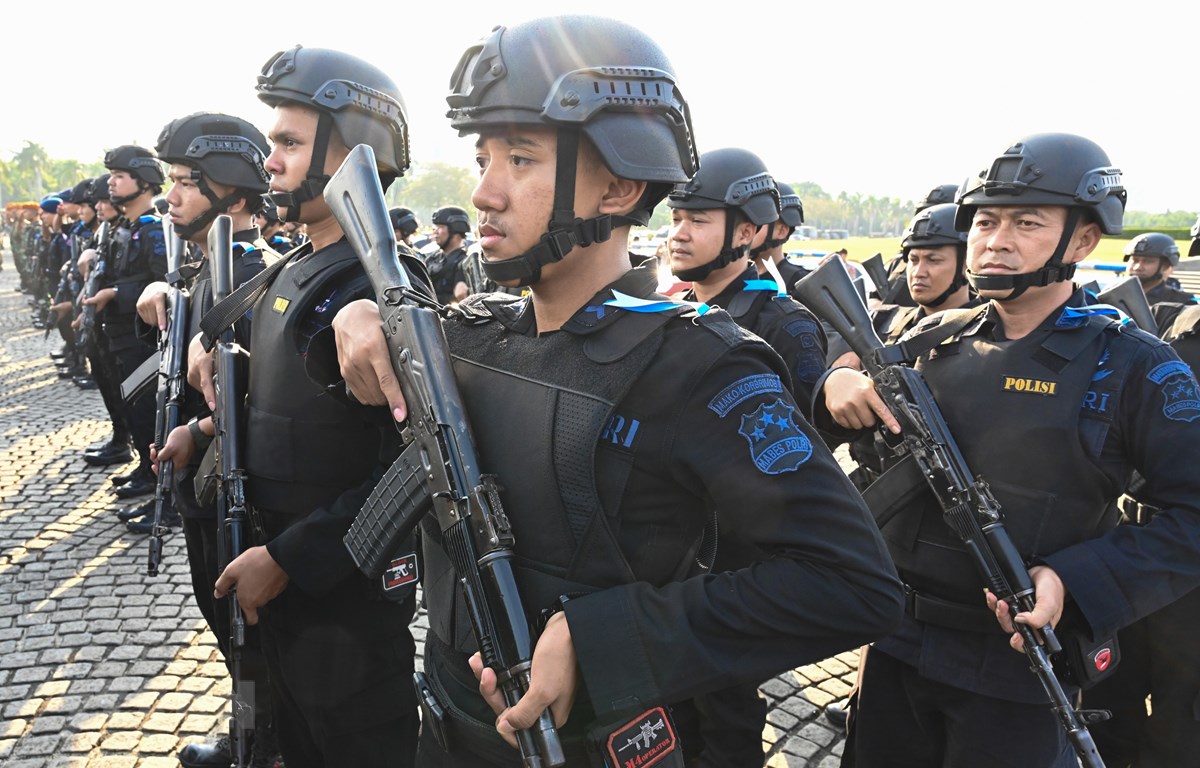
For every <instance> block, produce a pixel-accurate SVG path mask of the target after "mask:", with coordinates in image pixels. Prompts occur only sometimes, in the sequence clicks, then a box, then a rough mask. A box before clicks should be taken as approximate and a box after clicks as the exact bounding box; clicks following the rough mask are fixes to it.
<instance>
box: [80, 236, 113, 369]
mask: <svg viewBox="0 0 1200 768" xmlns="http://www.w3.org/2000/svg"><path fill="white" fill-rule="evenodd" d="M107 240H108V222H107V221H103V222H101V223H100V228H99V229H97V230H96V247H95V254H96V256H95V258H94V259H93V261H92V267H91V269H89V270H88V276H87V280H85V281H84V283H83V296H82V298H84V299H90V298H91V297H93V296H95V295H96V292H97V290H98V289H99V287H100V280H101V278H103V277H104V251H105V247H106V246H107ZM79 316H80V318H81V319H80V321H79V336H78V341H79V345H80V346H82V347H83V348H84V349H86V348H87V344H88V340H89V339H90V338H91V335H92V334H93V333H94V332H95V328H96V305H95V304H84V305H83V308H82V309H81V310H80V315H79Z"/></svg>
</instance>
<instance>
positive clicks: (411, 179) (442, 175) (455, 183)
mask: <svg viewBox="0 0 1200 768" xmlns="http://www.w3.org/2000/svg"><path fill="white" fill-rule="evenodd" d="M102 173H104V164H103V163H102V162H100V161H96V162H93V163H82V162H80V161H78V160H60V159H55V158H51V157H50V156H49V155H48V154H47V152H46V150H45V148H43V147H42V146H41V145H40V144H37V143H35V142H31V141H26V142H25V146H24V147H22V148H21V150H20V151H18V152H16V153H14V154H13V156H12V157H11V158H10V159H8V160H0V201H3V202H10V201H13V200H40V199H41V198H42V197H44V196H46V195H47V194H51V193H53V192H57V191H59V190H61V189H66V188H68V187H71V186H73V185H74V184H75V183H76V182H78V181H79V180H80V179H84V178H89V177H95V176H99V175H100V174H102ZM475 180H476V174H475V172H474V171H473V170H471V169H470V168H465V167H462V166H457V165H451V164H449V163H416V164H414V165H413V167H412V168H411V169H410V170H409V172H408V173H407V174H406V175H405V176H403V177H401V178H399V179H397V180H396V182H395V183H394V184H392V186H391V188H390V189H389V190H388V193H387V199H388V204H389V205H392V206H403V207H405V208H410V209H412V211H413V212H414V213H416V215H417V220H418V221H420V222H421V224H422V225H428V223H429V220H430V217H431V216H432V215H433V212H434V211H435V210H437V209H438V208H440V207H442V206H445V205H456V206H459V207H461V208H464V209H466V210H467V211H470V210H472V208H471V190H472V189H473V188H474V187H475ZM792 187H793V189H795V191H796V194H798V195H799V196H800V199H801V200H802V201H804V221H805V223H806V224H811V225H812V226H815V227H817V228H819V229H844V230H847V231H849V233H850V234H851V235H853V236H868V235H873V234H878V235H884V236H888V237H898V236H899V235H900V233H901V232H902V231H903V230H904V225H905V224H906V223H908V220H909V218H910V217H911V216H912V212H913V209H914V208H915V207H916V201H915V200H901V199H900V198H897V197H877V196H875V195H864V194H861V193H849V192H839V193H838V194H837V195H833V194H831V193H829V192H826V191H825V190H824V189H822V188H821V186H820V185H819V184H815V183H813V182H808V181H801V182H793V183H792ZM1195 221H1196V212H1194V211H1166V212H1165V213H1149V212H1146V211H1127V212H1126V214H1125V226H1126V227H1130V228H1139V229H1153V228H1168V229H1171V228H1174V229H1178V228H1183V229H1187V228H1188V227H1191V226H1192V224H1193V223H1195ZM670 222H671V212H670V209H669V208H668V207H667V206H666V205H665V204H660V205H659V206H658V208H657V209H656V210H655V211H654V216H653V217H652V218H651V220H650V226H651V227H652V228H655V229H657V228H659V227H662V226H666V225H668V224H670Z"/></svg>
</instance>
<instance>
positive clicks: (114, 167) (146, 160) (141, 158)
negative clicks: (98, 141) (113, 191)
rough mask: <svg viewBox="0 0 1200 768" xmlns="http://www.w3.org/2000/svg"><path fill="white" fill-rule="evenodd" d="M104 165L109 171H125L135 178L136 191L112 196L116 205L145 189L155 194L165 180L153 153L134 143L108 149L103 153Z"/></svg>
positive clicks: (131, 198) (123, 202)
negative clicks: (120, 195) (131, 193)
mask: <svg viewBox="0 0 1200 768" xmlns="http://www.w3.org/2000/svg"><path fill="white" fill-rule="evenodd" d="M104 167H105V168H107V169H108V170H110V171H125V172H127V173H128V174H129V175H131V176H133V177H134V178H135V179H137V183H138V191H137V193H136V194H133V195H125V196H124V197H114V198H112V201H113V202H114V203H116V204H117V205H124V204H125V203H128V202H129V201H130V200H133V199H134V198H135V197H137V196H138V195H140V194H142V193H143V192H145V191H147V190H149V191H151V192H153V193H154V194H156V195H157V194H158V193H159V192H161V191H162V184H163V182H164V181H165V180H166V176H164V175H163V169H162V165H161V164H160V163H159V162H158V160H157V159H155V157H154V153H153V152H151V151H150V150H148V149H146V148H144V147H139V146H137V145H135V144H122V145H121V146H119V147H117V148H115V149H110V150H108V152H107V153H105V155H104ZM106 181H107V180H106Z"/></svg>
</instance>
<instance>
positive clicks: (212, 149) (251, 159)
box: [155, 112, 270, 238]
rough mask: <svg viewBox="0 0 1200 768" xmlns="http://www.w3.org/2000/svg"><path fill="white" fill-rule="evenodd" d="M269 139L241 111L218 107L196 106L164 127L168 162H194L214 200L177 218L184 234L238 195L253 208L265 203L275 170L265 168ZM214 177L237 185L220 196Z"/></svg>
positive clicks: (162, 144)
mask: <svg viewBox="0 0 1200 768" xmlns="http://www.w3.org/2000/svg"><path fill="white" fill-rule="evenodd" d="M266 146H267V139H266V137H264V136H263V135H262V132H261V131H259V130H258V129H257V128H255V127H254V126H253V125H251V124H250V123H248V122H246V121H245V120H242V119H241V118H239V117H233V116H231V115H223V114H220V113H217V112H196V113H194V114H191V115H188V116H187V117H181V118H178V119H177V120H172V121H171V122H170V123H167V125H166V126H164V127H163V129H162V133H160V134H159V136H158V145H157V146H156V147H155V149H156V151H157V152H158V157H159V159H160V160H162V161H163V162H165V163H178V164H180V165H186V166H188V167H189V168H192V169H193V171H192V181H194V182H196V186H197V188H198V189H199V190H200V193H201V194H203V195H204V197H205V199H207V200H208V202H209V203H210V207H209V209H208V210H207V211H205V212H204V213H202V214H200V215H199V216H197V217H196V218H195V219H193V220H192V221H190V222H187V223H184V224H176V225H175V232H176V233H177V234H178V235H179V236H180V237H185V238H186V237H191V236H192V235H193V234H195V233H196V232H197V231H199V230H200V229H203V228H204V227H205V226H207V225H208V224H209V223H211V222H212V220H213V219H215V218H216V217H217V216H218V215H219V214H221V213H223V212H225V211H226V210H227V209H228V208H229V206H231V205H233V204H234V203H236V202H237V201H238V200H239V199H244V200H246V202H247V210H249V211H250V212H251V213H253V212H255V211H257V210H258V208H259V207H260V206H261V205H262V196H263V194H264V193H266V191H267V189H268V184H269V182H270V176H269V175H268V174H267V172H266V170H264V169H263V162H264V161H265V160H266V156H267V155H266ZM210 182H215V183H217V184H223V185H225V186H227V187H233V191H232V192H230V193H229V194H228V195H226V196H225V197H220V196H218V195H217V193H216V192H215V191H214V190H213V189H212V187H211V186H210V185H209V183H210Z"/></svg>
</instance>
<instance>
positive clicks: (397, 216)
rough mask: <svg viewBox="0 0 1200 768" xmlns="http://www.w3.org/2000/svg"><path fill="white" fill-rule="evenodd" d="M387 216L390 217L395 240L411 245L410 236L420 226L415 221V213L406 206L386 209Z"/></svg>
mask: <svg viewBox="0 0 1200 768" xmlns="http://www.w3.org/2000/svg"><path fill="white" fill-rule="evenodd" d="M388 218H389V219H391V222H392V230H393V231H395V233H396V242H397V243H404V244H405V245H407V246H411V245H412V236H413V235H414V234H416V232H417V230H418V229H420V227H421V225H420V224H419V223H418V222H417V215H416V214H415V213H413V212H412V211H411V210H409V209H408V208H392V209H390V210H389V211H388Z"/></svg>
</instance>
